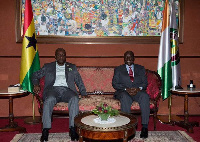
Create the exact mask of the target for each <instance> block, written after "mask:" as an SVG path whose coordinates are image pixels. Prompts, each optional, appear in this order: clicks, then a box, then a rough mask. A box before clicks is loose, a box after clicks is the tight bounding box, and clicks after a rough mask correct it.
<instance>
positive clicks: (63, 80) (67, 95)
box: [32, 48, 86, 141]
mask: <svg viewBox="0 0 200 142" xmlns="http://www.w3.org/2000/svg"><path fill="white" fill-rule="evenodd" d="M55 59H56V61H55V62H51V63H47V64H45V65H44V66H43V67H42V68H41V69H40V70H39V71H36V72H35V73H33V76H32V82H33V85H34V89H33V91H34V93H39V91H40V85H39V80H40V78H42V77H45V85H44V92H43V101H44V104H43V115H42V122H43V130H42V137H41V139H40V140H41V141H48V135H49V129H51V115H52V112H53V107H54V105H55V104H56V103H58V102H67V103H68V108H69V128H70V136H71V140H72V141H73V140H75V139H76V140H78V134H77V133H76V131H75V128H74V117H75V116H76V115H77V114H78V113H79V104H78V102H79V96H78V92H77V90H76V87H75V84H76V85H77V86H78V89H79V92H80V93H81V95H82V96H83V97H86V89H85V86H84V84H83V81H82V79H81V76H80V74H79V72H78V71H77V68H76V66H75V65H74V64H71V63H68V62H66V52H65V50H64V49H63V48H58V49H57V50H56V51H55ZM61 127H62V126H61Z"/></svg>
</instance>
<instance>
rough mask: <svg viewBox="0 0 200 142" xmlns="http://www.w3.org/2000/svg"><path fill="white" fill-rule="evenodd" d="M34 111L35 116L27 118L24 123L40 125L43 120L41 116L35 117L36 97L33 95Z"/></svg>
mask: <svg viewBox="0 0 200 142" xmlns="http://www.w3.org/2000/svg"><path fill="white" fill-rule="evenodd" d="M32 96H33V97H32V107H33V108H32V110H33V116H32V117H28V118H25V120H24V122H25V123H26V124H38V123H41V118H40V116H37V117H36V116H35V101H34V95H32Z"/></svg>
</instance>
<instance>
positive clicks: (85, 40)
mask: <svg viewBox="0 0 200 142" xmlns="http://www.w3.org/2000/svg"><path fill="white" fill-rule="evenodd" d="M179 3H180V4H179V6H180V7H179V11H178V12H179V25H178V27H179V29H178V33H179V37H178V38H179V43H180V44H182V43H183V36H184V7H185V0H179ZM21 8H22V0H16V16H15V35H16V42H17V43H21V42H22V34H21V27H22V14H21ZM37 42H38V43H42V44H159V43H160V36H102V37H98V36H95V37H90V36H59V35H39V36H37Z"/></svg>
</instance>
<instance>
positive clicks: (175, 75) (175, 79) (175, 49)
mask: <svg viewBox="0 0 200 142" xmlns="http://www.w3.org/2000/svg"><path fill="white" fill-rule="evenodd" d="M170 42H171V60H172V62H171V66H172V84H173V87H178V86H181V68H180V56H179V44H178V28H177V23H176V13H175V3H174V0H172V7H171V15H170Z"/></svg>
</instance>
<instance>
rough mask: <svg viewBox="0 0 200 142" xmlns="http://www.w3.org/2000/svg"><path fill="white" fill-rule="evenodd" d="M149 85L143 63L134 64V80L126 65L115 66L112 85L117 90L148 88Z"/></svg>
mask: <svg viewBox="0 0 200 142" xmlns="http://www.w3.org/2000/svg"><path fill="white" fill-rule="evenodd" d="M147 85H148V82H147V77H146V75H145V68H144V67H143V66H141V65H138V64H134V81H133V82H131V79H130V77H129V74H128V71H127V69H126V65H125V64H123V65H120V66H118V67H116V68H115V70H114V76H113V79H112V86H113V88H114V89H115V90H117V91H118V90H125V88H133V87H137V88H138V87H142V88H143V90H146V88H147Z"/></svg>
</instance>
